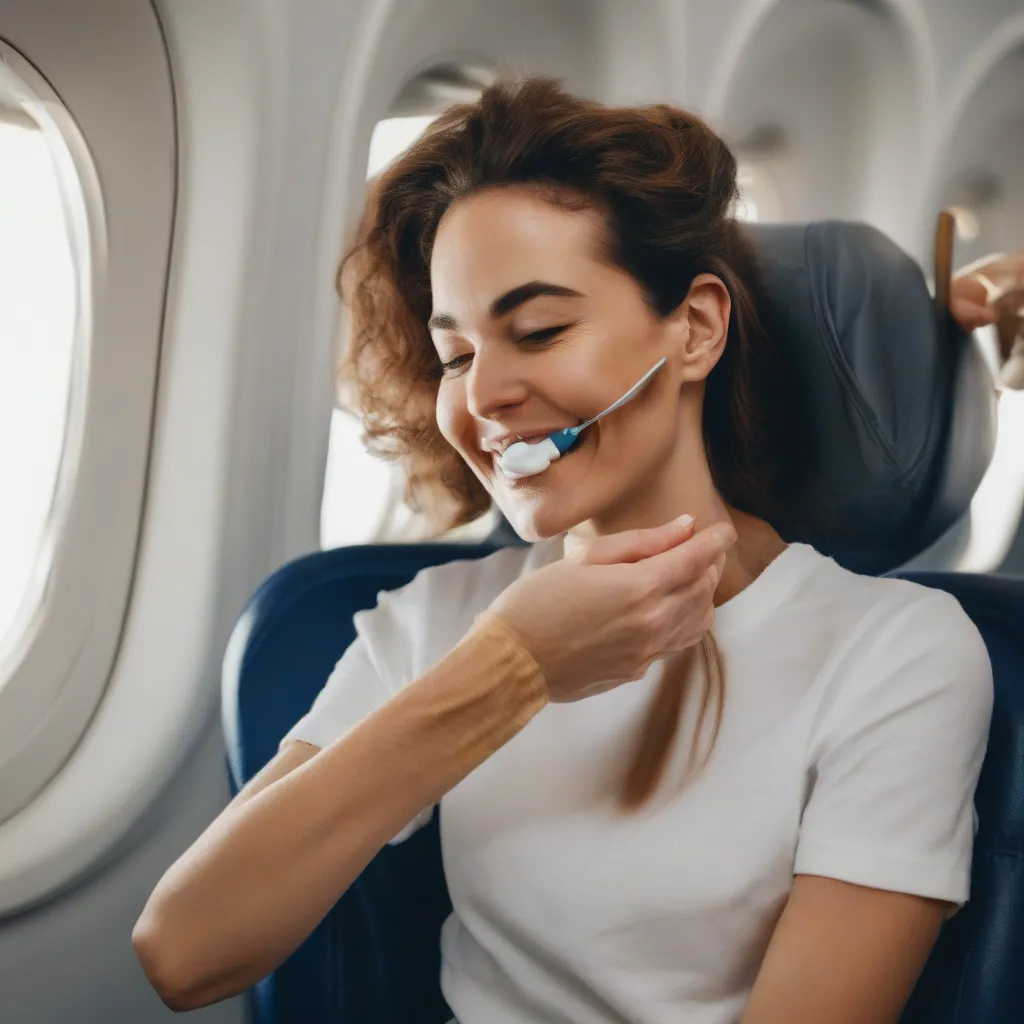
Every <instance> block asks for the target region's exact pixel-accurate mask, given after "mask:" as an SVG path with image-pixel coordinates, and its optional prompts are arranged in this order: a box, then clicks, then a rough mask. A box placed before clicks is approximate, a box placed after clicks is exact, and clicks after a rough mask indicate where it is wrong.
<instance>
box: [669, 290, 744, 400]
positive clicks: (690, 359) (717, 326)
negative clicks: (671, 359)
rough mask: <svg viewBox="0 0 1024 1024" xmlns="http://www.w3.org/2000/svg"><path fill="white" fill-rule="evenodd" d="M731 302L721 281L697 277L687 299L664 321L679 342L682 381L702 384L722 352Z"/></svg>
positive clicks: (678, 355)
mask: <svg viewBox="0 0 1024 1024" xmlns="http://www.w3.org/2000/svg"><path fill="white" fill-rule="evenodd" d="M731 311H732V300H731V299H730V297H729V291H728V289H727V288H726V287H725V285H724V284H723V282H722V279H721V278H720V277H716V276H715V275H714V274H698V275H697V276H696V277H695V278H694V279H693V283H692V284H691V285H690V290H689V292H687V294H686V298H685V299H683V301H682V302H681V303H680V304H679V305H678V306H677V307H676V309H674V310H673V311H672V312H671V313H670V314H669V315H668V317H667V318H666V320H667V326H669V328H670V330H671V331H672V334H673V335H674V336H676V337H677V338H678V342H679V344H678V348H677V351H676V357H677V358H678V359H679V366H680V369H681V371H682V377H683V380H685V381H699V380H704V379H705V378H706V377H707V375H708V374H709V373H710V372H711V371H712V370H713V369H714V367H715V364H716V363H717V362H718V360H719V359H721V357H722V353H723V352H724V351H725V340H726V337H727V336H728V334H729V315H730V313H731Z"/></svg>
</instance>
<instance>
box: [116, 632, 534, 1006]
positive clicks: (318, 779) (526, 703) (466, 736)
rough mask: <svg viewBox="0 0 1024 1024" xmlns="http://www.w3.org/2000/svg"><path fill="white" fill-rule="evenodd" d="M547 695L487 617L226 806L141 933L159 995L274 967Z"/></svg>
mask: <svg viewBox="0 0 1024 1024" xmlns="http://www.w3.org/2000/svg"><path fill="white" fill-rule="evenodd" d="M545 701H546V688H545V685H544V680H543V678H542V677H541V675H540V671H539V669H538V668H537V665H536V663H535V662H534V661H533V659H532V658H531V657H530V655H529V654H528V653H527V652H526V651H525V649H524V648H522V647H521V646H520V645H519V644H518V643H516V642H515V640H514V638H512V637H511V635H510V634H509V633H508V632H507V631H505V630H504V628H503V627H502V625H501V623H500V622H498V621H496V620H487V621H485V622H484V623H483V624H481V626H480V627H479V628H477V629H475V630H474V631H473V632H471V633H470V635H469V636H468V637H467V638H466V640H465V641H463V643H461V644H460V645H459V646H458V647H456V649H455V650H454V651H453V652H452V653H451V654H450V655H448V656H447V657H446V658H445V659H443V660H442V661H441V662H440V663H439V664H438V665H437V666H436V667H435V668H434V669H432V670H431V671H430V672H428V673H427V674H426V675H425V676H423V677H422V678H421V679H419V680H417V681H416V682H414V683H412V684H410V685H409V686H408V687H406V688H405V689H404V690H403V691H401V692H400V693H399V694H398V695H397V696H396V697H395V698H393V699H392V700H390V701H389V702H388V703H386V704H385V705H383V706H382V707H381V708H379V709H378V710H377V711H376V712H374V713H373V714H372V715H371V716H369V717H368V718H367V719H366V720H365V721H364V722H362V723H361V724H360V725H359V726H358V727H356V728H355V729H353V730H351V731H350V732H349V733H348V734H347V735H345V736H343V737H341V738H340V739H339V740H337V741H336V742H335V743H333V744H331V746H329V747H327V748H325V749H324V750H322V751H321V752H319V753H318V754H316V756H314V757H313V758H311V759H310V760H308V761H307V762H306V763H305V764H303V765H302V766H301V767H299V768H296V769H295V770H294V771H292V772H291V773H289V774H288V775H286V776H285V777H284V778H281V779H279V780H278V781H276V782H274V783H272V784H271V785H269V786H268V787H267V788H266V789H264V790H262V791H261V792H259V793H257V794H255V795H254V796H252V797H251V798H250V799H248V800H247V801H245V802H244V803H242V804H240V805H238V806H235V807H231V808H229V809H228V810H227V811H226V812H225V813H224V814H223V815H222V816H221V817H220V818H218V819H217V821H215V822H214V823H213V824H212V825H211V826H210V828H209V829H208V830H207V832H206V833H205V834H204V835H203V836H202V837H201V838H200V840H199V841H198V842H197V843H196V844H195V845H194V846H193V847H192V848H191V849H190V850H189V851H188V852H187V853H186V854H185V855H184V856H183V857H182V858H181V859H180V860H179V861H178V862H177V863H176V864H175V865H174V866H173V867H172V868H171V869H170V870H169V871H168V873H167V875H166V876H165V877H164V878H163V880H162V881H161V882H160V884H159V885H158V886H157V889H156V890H155V892H154V894H153V896H152V898H151V899H150V903H149V905H148V906H147V908H146V911H145V913H144V914H143V917H142V919H140V922H139V926H138V927H137V938H136V945H137V948H139V952H140V957H141V958H142V960H143V964H144V966H146V967H147V973H148V974H150V977H151V979H152V980H153V981H154V984H156V986H157V988H158V989H160V990H161V994H162V995H164V997H165V999H168V1001H169V1002H171V1003H172V1004H173V1003H177V1004H178V1005H179V1007H180V1008H188V1007H191V1006H196V1005H204V1004H206V1003H209V1002H214V1001H216V1000H218V999H223V998H225V997H227V996H229V995H232V994H235V993H236V992H239V991H242V990H244V989H245V988H247V987H249V986H250V985H252V984H253V983H254V982H255V981H257V980H259V979H260V978H261V977H263V976H264V975H265V974H267V973H268V972H269V971H271V970H273V969H274V967H276V966H277V965H278V964H279V963H280V962H281V961H282V960H284V959H285V958H286V957H287V956H288V955H289V954H290V953H291V952H292V951H293V950H294V949H295V948H296V947H297V946H298V945H299V944H300V943H301V942H302V940H303V939H304V938H305V937H306V936H307V935H308V934H309V932H310V931H312V929H313V928H315V927H316V925H317V923H318V922H319V921H320V920H321V919H322V918H323V916H324V915H325V914H326V913H327V911H328V910H330V908H331V907H332V906H333V905H334V903H335V902H336V901H337V899H338V898H339V897H340V896H341V894H342V893H343V892H344V891H345V890H346V889H347V888H348V886H349V885H351V884H352V882H353V881H354V880H355V878H356V877H357V876H358V874H359V873H360V872H361V871H362V869H363V868H364V867H365V866H366V864H367V863H368V862H369V861H370V859H371V858H372V857H373V856H374V854H375V853H376V852H377V851H378V850H379V849H380V848H381V847H382V846H383V845H384V844H385V843H386V842H387V841H388V840H389V839H391V838H392V837H393V836H394V835H395V834H396V833H397V832H398V831H399V830H400V829H401V828H403V827H404V826H405V825H406V824H407V823H408V822H409V821H410V820H412V818H414V817H415V816H416V815H417V814H418V813H419V812H420V811H422V810H423V809H424V808H425V807H429V806H430V805H432V804H434V803H436V802H437V801H438V800H439V799H440V798H441V797H442V796H443V795H444V794H445V793H446V792H448V790H450V789H451V788H452V787H453V786H454V785H456V784H457V783H458V782H459V781H460V780H461V779H463V778H464V777H465V776H466V775H468V774H469V773H470V772H471V771H472V770H473V769H474V768H475V767H477V765H479V764H481V763H482V762H483V761H484V760H486V759H487V757H489V756H490V755H491V754H492V753H493V752H494V751H496V750H498V749H499V748H500V747H502V746H503V745H504V744H505V743H507V742H508V740H509V739H511V738H512V736H514V735H515V734H516V733H517V732H518V731H519V730H520V729H521V728H522V727H523V726H524V725H525V724H526V723H527V722H528V721H529V720H530V719H531V718H532V717H533V716H534V715H535V714H536V713H537V712H538V711H539V710H540V709H541V708H542V707H543V706H544V703H545ZM147 940H148V941H147ZM147 950H148V952H149V956H148V957H147ZM147 959H149V960H150V963H149V964H147Z"/></svg>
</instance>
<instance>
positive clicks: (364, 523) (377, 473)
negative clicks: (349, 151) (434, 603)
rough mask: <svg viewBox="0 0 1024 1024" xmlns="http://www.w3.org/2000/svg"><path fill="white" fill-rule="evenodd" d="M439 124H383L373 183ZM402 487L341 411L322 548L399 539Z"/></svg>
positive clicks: (369, 171) (420, 119) (370, 169)
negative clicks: (396, 522) (392, 537)
mask: <svg viewBox="0 0 1024 1024" xmlns="http://www.w3.org/2000/svg"><path fill="white" fill-rule="evenodd" d="M433 120H434V115H421V116H416V117H388V118H384V120H382V121H378V122H377V124H376V126H375V127H374V129H373V135H372V136H371V138H370V155H369V159H368V160H367V167H366V178H367V180H368V181H369V180H370V179H371V178H375V177H376V176H377V175H378V174H379V173H380V172H381V171H382V170H384V168H385V167H387V165H388V164H389V163H391V161H392V160H394V159H395V158H396V157H398V156H400V155H401V154H402V153H404V152H405V151H406V150H407V149H408V148H409V147H410V146H411V145H412V144H413V143H414V142H415V141H416V140H417V139H418V138H419V137H420V136H421V135H422V134H423V132H424V131H426V129H427V126H428V125H429V124H430V123H431V121H433ZM401 485H402V481H401V473H400V472H399V470H398V467H396V466H394V465H391V464H390V463H386V462H382V461H381V460H380V459H376V458H374V457H373V456H372V455H370V453H369V452H368V451H367V450H366V448H365V447H364V445H363V440H362V425H361V423H360V422H359V420H358V419H357V418H356V417H355V416H354V415H353V414H352V413H350V412H349V411H348V410H347V409H341V408H337V407H335V409H334V411H333V413H332V415H331V435H330V441H329V446H328V454H327V473H326V476H325V478H324V497H323V505H322V506H321V511H320V544H321V546H322V547H324V548H335V547H341V546H342V545H345V544H362V543H366V542H368V541H373V540H382V539H384V538H385V537H386V536H388V535H390V534H393V533H394V529H393V526H394V523H393V520H394V517H395V513H396V512H397V511H398V507H399V506H401V505H402V495H401ZM354 495H358V498H356V499H355V500H353V496H354ZM389 527H392V529H389Z"/></svg>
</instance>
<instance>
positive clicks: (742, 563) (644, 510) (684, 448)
mask: <svg viewBox="0 0 1024 1024" xmlns="http://www.w3.org/2000/svg"><path fill="white" fill-rule="evenodd" d="M681 515H690V516H693V518H694V519H695V520H696V524H697V530H698V531H699V530H706V529H707V528H708V527H709V526H712V525H714V524H715V523H721V522H729V523H732V525H733V527H734V528H735V530H736V537H737V539H736V544H735V545H734V546H733V548H732V549H731V550H730V551H729V553H728V554H727V555H726V559H725V566H724V567H723V569H722V575H721V577H720V579H719V584H718V589H717V590H716V592H715V604H716V605H718V604H723V603H724V602H725V601H728V600H729V599H730V598H732V597H734V596H735V595H736V594H738V593H739V592H740V591H741V590H743V589H744V587H746V586H747V585H748V584H750V583H751V582H753V580H755V579H756V578H757V577H758V576H759V575H760V574H761V572H762V571H763V570H764V569H765V567H766V566H767V565H768V564H769V563H770V562H771V561H772V560H773V559H774V558H775V557H776V556H777V555H779V554H780V553H781V552H782V551H783V550H784V549H785V547H786V545H785V542H784V541H783V540H782V538H781V537H780V536H779V535H778V534H777V533H776V532H775V530H774V529H773V528H772V527H771V526H770V525H769V524H768V523H767V522H765V521H764V520H763V519H758V518H757V517H756V516H752V515H748V514H747V513H745V512H741V511H739V510H738V509H736V508H733V507H732V506H730V505H729V504H727V503H726V502H725V500H724V499H723V498H722V496H721V495H720V494H719V493H718V491H717V490H716V489H715V485H714V481H713V480H712V478H711V469H710V467H709V465H708V460H707V455H706V454H705V452H704V446H703V442H702V440H701V435H700V432H699V431H697V430H684V431H681V432H680V437H679V439H678V441H677V443H676V446H675V448H674V449H673V451H672V454H671V456H670V457H669V458H668V460H667V461H666V463H665V464H664V465H663V466H662V467H661V468H660V470H659V473H658V476H657V478H656V479H653V480H651V481H649V483H648V485H647V486H644V487H641V488H637V490H636V492H635V493H633V494H631V495H628V496H627V497H626V498H624V499H623V500H622V501H621V502H620V503H619V504H617V505H615V506H613V507H611V508H608V509H605V510H603V511H602V513H601V515H600V516H595V517H594V518H593V519H590V520H588V521H587V522H585V523H581V524H580V525H579V526H577V527H574V528H573V529H572V530H570V531H569V536H568V538H567V541H566V544H567V547H571V546H572V545H575V544H580V543H585V542H587V541H589V540H593V539H594V538H596V537H603V536H605V535H606V534H610V533H621V532H622V531H623V530H642V529H649V528H652V527H656V526H662V525H664V524H665V523H667V522H669V521H670V520H672V519H675V518H677V517H678V516H681Z"/></svg>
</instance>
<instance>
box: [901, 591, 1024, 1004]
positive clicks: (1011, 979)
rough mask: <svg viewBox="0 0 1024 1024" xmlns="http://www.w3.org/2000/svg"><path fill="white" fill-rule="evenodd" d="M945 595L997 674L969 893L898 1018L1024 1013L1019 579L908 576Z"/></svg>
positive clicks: (1023, 645) (1022, 610) (1022, 613)
mask: <svg viewBox="0 0 1024 1024" xmlns="http://www.w3.org/2000/svg"><path fill="white" fill-rule="evenodd" d="M901 575H903V576H904V578H905V579H910V580H913V581H914V582H916V583H921V584H924V585H925V586H929V587H935V588H937V589H939V590H945V591H947V592H948V593H950V594H952V595H953V596H954V597H955V598H956V599H957V600H958V601H959V602H960V604H961V605H962V606H963V608H964V610H965V611H966V612H967V614H968V615H969V616H970V617H971V619H972V620H973V621H974V623H975V625H976V626H977V627H978V629H979V631H980V632H981V635H982V637H983V638H984V640H985V645H986V647H987V648H988V653H989V658H990V659H991V661H992V669H993V675H994V681H995V705H994V708H993V713H992V727H991V730H990V732H989V742H988V751H987V753H986V756H985V763H984V765H983V767H982V771H981V778H980V779H979V780H978V789H977V792H976V794H975V801H974V804H975V808H976V809H977V812H978V832H977V835H976V837H975V842H974V860H973V863H972V869H971V898H970V901H969V902H968V903H967V905H966V906H965V907H964V908H963V909H962V910H960V911H959V912H958V913H957V914H956V915H955V916H954V917H953V918H952V919H951V920H949V921H948V922H947V923H946V924H945V926H944V927H943V929H942V933H941V935H940V937H939V941H938V943H937V944H936V947H935V949H934V950H933V952H932V956H931V958H930V959H929V961H928V964H927V966H926V967H925V970H924V973H923V975H922V977H921V979H920V981H919V983H918V985H917V988H916V990H915V992H914V994H913V996H912V997H911V999H910V1002H909V1003H908V1005H907V1008H906V1012H905V1013H904V1016H903V1022H904V1024H1014V1022H1017V1021H1021V1020H1024V579H1013V578H1007V577H997V576H980V575H971V574H963V573H926V572H922V573H905V574H901Z"/></svg>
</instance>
